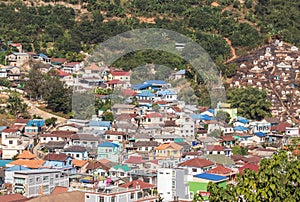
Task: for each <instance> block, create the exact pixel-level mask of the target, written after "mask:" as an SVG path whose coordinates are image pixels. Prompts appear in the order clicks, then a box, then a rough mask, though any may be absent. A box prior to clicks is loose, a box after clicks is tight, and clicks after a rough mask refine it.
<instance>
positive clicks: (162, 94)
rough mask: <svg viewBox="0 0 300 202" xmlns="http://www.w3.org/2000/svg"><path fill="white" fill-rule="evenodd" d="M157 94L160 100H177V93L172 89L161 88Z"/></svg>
mask: <svg viewBox="0 0 300 202" xmlns="http://www.w3.org/2000/svg"><path fill="white" fill-rule="evenodd" d="M156 95H157V97H158V98H160V100H164V101H166V102H175V101H177V93H176V92H174V91H171V90H160V91H157V92H156Z"/></svg>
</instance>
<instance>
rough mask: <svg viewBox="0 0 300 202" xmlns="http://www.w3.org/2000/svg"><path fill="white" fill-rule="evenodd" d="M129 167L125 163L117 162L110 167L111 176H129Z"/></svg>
mask: <svg viewBox="0 0 300 202" xmlns="http://www.w3.org/2000/svg"><path fill="white" fill-rule="evenodd" d="M130 171H131V168H130V167H129V166H128V165H126V164H123V165H122V164H117V165H115V166H113V167H111V168H110V170H109V173H110V176H111V177H129V176H130Z"/></svg>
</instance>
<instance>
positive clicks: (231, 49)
mask: <svg viewBox="0 0 300 202" xmlns="http://www.w3.org/2000/svg"><path fill="white" fill-rule="evenodd" d="M224 39H225V41H226V43H227V44H228V45H229V47H230V52H231V55H232V56H231V58H229V59H228V60H227V62H230V61H232V60H234V59H236V58H237V55H236V52H235V48H234V47H233V46H232V42H231V41H230V39H229V38H226V37H224Z"/></svg>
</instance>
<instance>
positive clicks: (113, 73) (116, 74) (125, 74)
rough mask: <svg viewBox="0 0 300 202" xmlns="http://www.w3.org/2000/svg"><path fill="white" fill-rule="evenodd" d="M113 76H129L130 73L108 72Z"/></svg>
mask: <svg viewBox="0 0 300 202" xmlns="http://www.w3.org/2000/svg"><path fill="white" fill-rule="evenodd" d="M110 73H111V75H113V76H130V72H126V71H121V70H115V71H111V72H110Z"/></svg>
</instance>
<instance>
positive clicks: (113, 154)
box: [97, 142, 121, 163]
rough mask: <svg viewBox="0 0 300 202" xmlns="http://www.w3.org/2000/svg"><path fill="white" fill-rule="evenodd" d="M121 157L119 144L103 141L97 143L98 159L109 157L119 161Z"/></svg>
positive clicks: (111, 159) (113, 160)
mask: <svg viewBox="0 0 300 202" xmlns="http://www.w3.org/2000/svg"><path fill="white" fill-rule="evenodd" d="M120 157H121V146H120V145H119V144H116V143H113V142H103V143H101V144H99V145H98V157H97V159H98V160H101V159H109V160H110V161H112V162H116V163H117V162H119V158H120Z"/></svg>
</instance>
